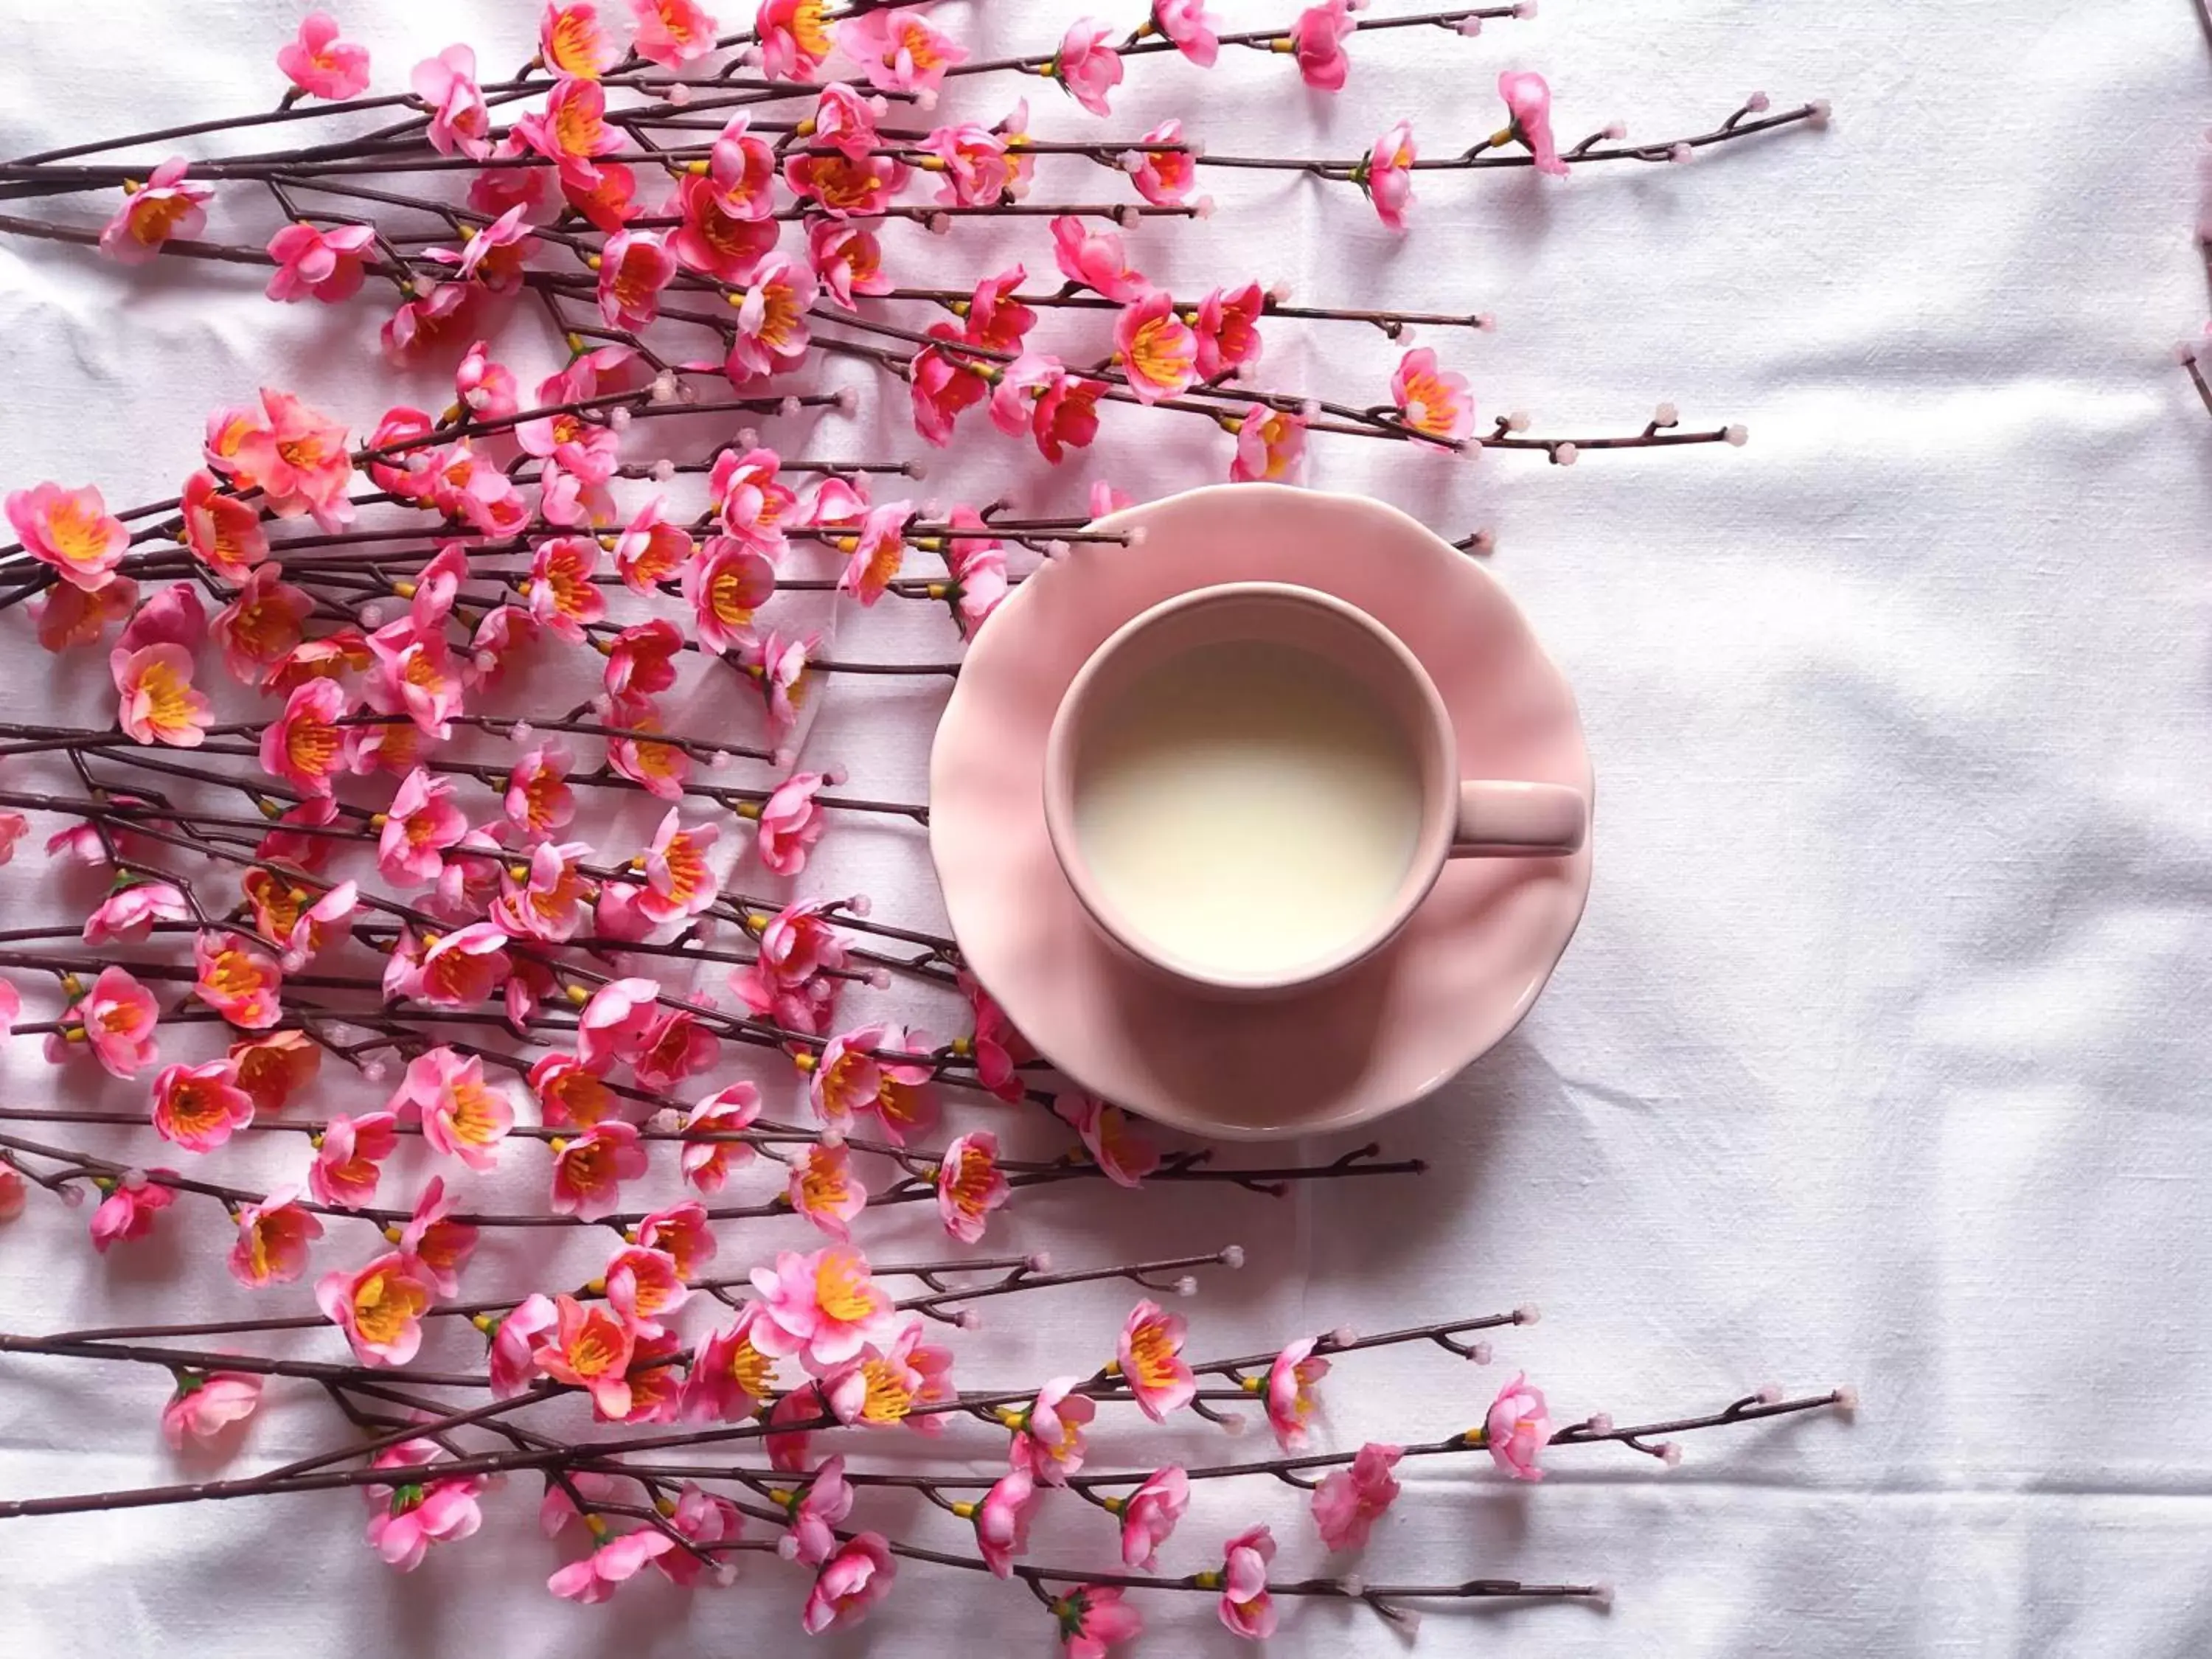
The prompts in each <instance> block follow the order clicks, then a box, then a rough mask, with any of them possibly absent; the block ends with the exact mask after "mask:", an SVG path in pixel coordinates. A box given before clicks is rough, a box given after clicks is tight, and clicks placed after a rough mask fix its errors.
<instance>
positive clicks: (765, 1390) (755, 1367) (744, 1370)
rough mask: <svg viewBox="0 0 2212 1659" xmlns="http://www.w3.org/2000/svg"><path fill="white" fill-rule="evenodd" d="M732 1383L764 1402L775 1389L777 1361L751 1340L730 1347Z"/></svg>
mask: <svg viewBox="0 0 2212 1659" xmlns="http://www.w3.org/2000/svg"><path fill="white" fill-rule="evenodd" d="M730 1381H732V1383H736V1384H737V1385H738V1387H739V1388H741V1389H744V1391H745V1392H746V1393H747V1394H749V1395H752V1397H753V1398H754V1399H756V1400H764V1399H766V1398H767V1397H768V1395H769V1394H770V1393H771V1392H772V1391H773V1390H774V1389H775V1361H774V1360H773V1359H770V1358H769V1357H768V1356H767V1355H766V1354H764V1353H763V1352H761V1351H760V1350H759V1349H758V1348H756V1347H755V1346H753V1345H752V1343H751V1342H750V1340H746V1341H739V1342H735V1343H732V1345H731V1346H730Z"/></svg>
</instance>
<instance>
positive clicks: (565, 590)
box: [529, 536, 607, 645]
mask: <svg viewBox="0 0 2212 1659" xmlns="http://www.w3.org/2000/svg"><path fill="white" fill-rule="evenodd" d="M598 573H599V540H598V538H596V537H592V536H556V537H554V538H551V539H550V540H548V541H543V542H540V543H538V548H537V551H536V553H535V554H534V555H533V556H532V560H531V565H530V584H529V591H530V614H531V616H532V617H534V618H536V619H537V621H538V623H539V624H540V625H541V626H542V627H543V628H544V629H545V631H546V632H547V633H549V634H550V635H554V637H556V639H562V640H566V641H568V643H569V644H571V645H581V644H583V643H584V630H585V629H586V628H588V627H590V626H591V625H592V623H596V622H598V621H599V620H600V618H602V617H605V615H606V612H607V607H606V601H605V599H603V598H602V597H601V596H600V593H599V585H598V584H597V583H596V582H594V581H593V580H592V577H593V576H594V575H596V574H598Z"/></svg>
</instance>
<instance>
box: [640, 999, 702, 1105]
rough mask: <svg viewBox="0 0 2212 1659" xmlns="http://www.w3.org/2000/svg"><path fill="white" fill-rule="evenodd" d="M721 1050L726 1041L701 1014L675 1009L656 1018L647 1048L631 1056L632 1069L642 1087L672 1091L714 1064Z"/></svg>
mask: <svg viewBox="0 0 2212 1659" xmlns="http://www.w3.org/2000/svg"><path fill="white" fill-rule="evenodd" d="M721 1052H722V1040H721V1039H720V1037H718V1036H715V1035H714V1032H713V1031H711V1030H708V1028H707V1027H706V1026H704V1025H702V1024H700V1023H699V1020H698V1018H697V1016H696V1015H694V1014H692V1013H691V1012H690V1011H688V1010H686V1009H682V1008H672V1009H671V1010H669V1012H666V1013H665V1014H662V1015H661V1016H660V1017H659V1018H657V1019H656V1020H654V1021H653V1026H652V1029H651V1030H649V1031H648V1032H647V1035H646V1040H645V1045H644V1047H642V1048H640V1049H639V1050H638V1052H637V1053H636V1054H635V1055H633V1056H632V1057H631V1060H630V1072H631V1073H632V1075H634V1076H635V1078H636V1079H637V1083H638V1086H639V1087H640V1088H641V1089H650V1090H652V1091H653V1092H654V1093H655V1094H664V1095H665V1094H672V1093H674V1092H675V1091H676V1086H677V1085H678V1084H680V1083H682V1082H683V1081H684V1079H686V1078H688V1077H695V1076H696V1075H697V1074H698V1073H701V1072H703V1071H705V1070H707V1069H708V1067H709V1066H713V1065H714V1062H715V1060H717V1059H719V1058H720V1055H721Z"/></svg>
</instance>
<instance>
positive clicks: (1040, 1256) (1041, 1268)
mask: <svg viewBox="0 0 2212 1659" xmlns="http://www.w3.org/2000/svg"><path fill="white" fill-rule="evenodd" d="M1023 1265H1024V1267H1028V1269H1029V1270H1030V1272H1031V1273H1050V1272H1051V1271H1052V1252H1051V1251H1050V1250H1032V1251H1031V1252H1030V1258H1029V1260H1028V1261H1026V1262H1024V1264H1023Z"/></svg>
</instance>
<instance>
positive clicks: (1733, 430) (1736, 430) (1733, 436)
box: [1721, 426, 1751, 449]
mask: <svg viewBox="0 0 2212 1659" xmlns="http://www.w3.org/2000/svg"><path fill="white" fill-rule="evenodd" d="M1721 438H1722V440H1723V441H1724V442H1726V443H1728V444H1729V445H1730V446H1732V447H1735V448H1737V449H1741V448H1742V447H1744V446H1745V445H1746V444H1747V443H1749V442H1750V441H1751V433H1750V432H1749V430H1748V429H1747V428H1743V427H1740V426H1732V427H1729V428H1725V429H1724V430H1723V432H1722V433H1721Z"/></svg>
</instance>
